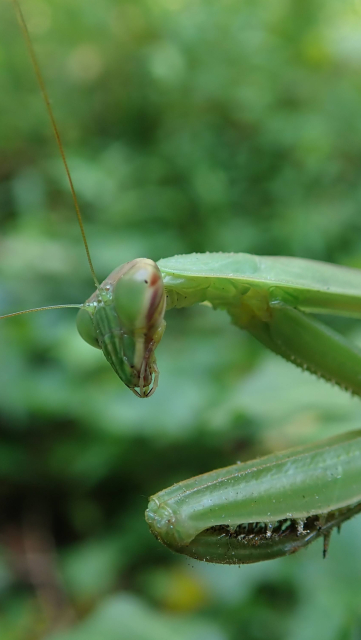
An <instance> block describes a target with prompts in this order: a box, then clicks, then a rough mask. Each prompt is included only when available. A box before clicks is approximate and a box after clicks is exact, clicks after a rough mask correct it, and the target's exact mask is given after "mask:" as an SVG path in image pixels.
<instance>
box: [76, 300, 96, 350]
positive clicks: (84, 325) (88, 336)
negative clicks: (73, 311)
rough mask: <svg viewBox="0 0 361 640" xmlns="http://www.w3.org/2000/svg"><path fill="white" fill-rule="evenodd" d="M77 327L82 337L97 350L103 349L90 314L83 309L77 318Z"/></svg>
mask: <svg viewBox="0 0 361 640" xmlns="http://www.w3.org/2000/svg"><path fill="white" fill-rule="evenodd" d="M76 326H77V329H78V331H79V334H80V336H81V337H82V338H83V340H85V342H87V343H88V344H90V345H91V346H92V347H95V348H96V349H101V346H100V344H99V342H98V339H97V334H96V330H95V327H94V324H93V321H92V318H91V315H90V313H89V312H88V311H87V310H86V309H84V308H82V309H80V311H79V312H78V315H77V317H76Z"/></svg>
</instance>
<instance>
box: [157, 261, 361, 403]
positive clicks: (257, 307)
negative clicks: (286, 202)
mask: <svg viewBox="0 0 361 640" xmlns="http://www.w3.org/2000/svg"><path fill="white" fill-rule="evenodd" d="M158 266H159V268H160V271H161V273H162V276H163V282H164V285H165V289H166V296H167V309H169V308H172V307H177V308H179V307H185V306H190V305H192V304H194V303H196V302H205V301H208V302H210V303H211V304H212V305H213V307H215V308H223V309H226V310H227V311H228V313H229V314H230V316H231V318H232V320H233V322H234V324H236V325H237V326H239V327H240V328H241V329H245V330H247V331H248V332H249V333H251V334H252V335H253V336H254V337H255V338H257V339H258V340H259V341H260V342H262V343H263V344H264V345H265V346H266V347H268V348H269V349H271V350H272V351H274V352H275V353H277V354H279V355H281V356H282V357H283V358H285V359H286V360H289V361H291V362H293V363H294V364H296V365H298V366H300V367H302V368H303V369H308V370H309V371H311V372H312V373H315V374H316V375H318V376H321V377H323V378H325V379H326V380H329V381H331V382H334V383H336V384H338V385H339V386H341V387H342V388H345V389H348V390H349V391H351V392H352V393H355V394H357V395H361V349H359V348H358V347H357V346H356V345H354V344H352V343H351V342H350V341H349V340H347V339H346V338H344V337H343V336H341V335H340V334H338V333H337V332H336V331H334V330H332V329H330V328H329V327H327V326H326V325H324V324H323V323H322V322H320V321H319V320H317V319H316V318H313V317H312V313H318V314H331V315H343V316H348V317H350V316H351V317H356V318H361V271H360V270H358V269H350V268H346V267H339V266H336V265H332V264H327V263H324V262H316V261H314V260H302V259H299V258H283V257H278V256H275V257H273V256H262V257H261V256H253V255H248V254H245V253H239V254H225V253H206V254H191V255H188V256H175V257H173V258H168V259H165V260H160V261H159V262H158Z"/></svg>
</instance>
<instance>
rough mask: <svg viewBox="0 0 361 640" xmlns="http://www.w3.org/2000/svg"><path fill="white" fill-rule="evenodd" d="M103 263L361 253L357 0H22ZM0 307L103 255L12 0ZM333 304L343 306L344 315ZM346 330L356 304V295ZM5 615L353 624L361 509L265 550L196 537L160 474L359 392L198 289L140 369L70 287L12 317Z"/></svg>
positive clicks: (280, 433)
mask: <svg viewBox="0 0 361 640" xmlns="http://www.w3.org/2000/svg"><path fill="white" fill-rule="evenodd" d="M23 4H24V11H25V13H26V16H27V19H28V23H29V28H30V30H31V34H32V37H33V39H34V42H35V43H36V49H37V51H38V56H39V59H40V60H41V66H42V69H43V71H44V75H45V77H46V82H47V85H48V88H49V92H50V94H51V97H52V104H53V107H54V110H55V113H56V117H57V119H58V122H59V126H60V129H61V131H62V134H63V139H64V144H65V147H66V151H67V154H68V158H69V162H70V166H71V170H72V173H73V177H74V181H75V184H76V188H77V191H78V194H79V199H80V203H81V206H82V209H83V212H84V218H85V223H86V232H87V236H88V240H89V244H90V248H91V252H92V256H93V260H94V263H95V267H96V271H97V273H98V277H99V278H100V279H102V278H103V277H105V276H106V275H107V274H108V273H109V272H110V271H111V270H112V269H113V268H114V267H115V266H117V265H118V264H120V263H122V262H125V261H126V260H129V259H132V258H136V257H139V256H149V257H152V258H153V259H158V258H161V257H166V256H168V255H172V254H174V253H187V252H191V251H206V250H208V251H218V250H219V251H246V252H250V253H266V254H282V255H297V256H303V257H311V258H316V259H323V260H330V261H334V262H339V263H343V264H348V265H353V266H361V216H360V210H361V179H360V166H361V118H360V112H361V44H360V43H361V3H360V2H359V0H344V1H343V2H341V1H340V0H313V1H311V0H305V1H304V2H294V1H292V0H277V2H267V0H252V1H250V0H244V1H243V2H240V1H239V0H226V1H224V2H220V1H219V0H129V1H128V2H125V1H124V0H98V1H97V2H89V1H88V0H51V1H50V0H28V1H25V0H24V3H23ZM0 95H1V113H0V179H1V183H0V222H1V237H0V277H1V280H0V312H1V313H6V312H8V313H9V312H11V311H12V310H14V311H15V310H17V309H22V308H28V307H34V306H40V305H43V304H44V305H46V304H56V303H58V304H60V303H72V302H83V301H84V300H85V299H86V298H87V297H88V296H89V295H90V293H91V292H92V284H91V278H90V275H89V269H88V267H87V263H86V260H85V255H84V250H83V248H82V246H81V241H80V234H79V230H78V228H77V224H76V220H75V215H74V213H73V209H72V204H71V201H70V196H69V189H68V185H67V184H66V181H65V178H64V172H63V169H62V167H61V163H60V160H59V156H58V153H57V150H56V148H55V146H54V144H53V140H52V138H51V133H50V131H49V126H48V122H47V119H46V114H45V111H44V106H43V104H42V102H41V98H40V95H39V91H38V89H37V86H36V84H35V81H34V74H33V71H32V69H31V65H30V63H29V60H28V55H27V52H26V49H25V47H24V43H23V40H22V37H21V34H20V31H19V29H18V27H17V25H16V22H15V18H14V13H13V10H12V7H11V3H8V2H2V3H1V6H0ZM333 322H334V321H333ZM336 326H337V327H338V328H339V329H340V330H341V331H344V332H353V337H354V338H355V339H356V340H357V339H358V335H357V327H356V326H353V324H349V323H345V322H343V321H338V322H337V324H336ZM0 354H1V355H0V487H1V488H0V496H1V521H0V524H1V530H0V543H1V548H2V553H1V556H0V590H1V592H0V595H1V608H0V637H1V640H38V639H40V638H46V640H82V639H83V638H84V639H85V638H86V639H87V640H93V639H94V640H100V639H101V640H123V639H124V640H138V639H139V640H153V638H157V639H163V638H167V640H168V638H174V639H175V640H183V639H184V640H186V639H187V640H203V638H204V639H207V640H238V639H239V638H242V639H243V640H263V639H266V638H267V640H283V639H286V638H290V637H292V638H293V640H308V639H309V638H322V640H348V639H349V638H350V639H351V640H357V639H358V638H360V637H361V614H360V611H361V587H360V575H361V560H360V558H361V535H360V531H361V529H360V526H361V523H360V521H358V520H357V519H355V520H354V521H353V522H350V523H348V524H346V525H345V527H344V529H343V530H342V534H341V536H336V535H335V536H334V539H333V540H332V542H331V547H330V554H329V558H328V559H327V561H326V562H324V561H322V559H321V549H320V545H319V544H317V543H316V544H315V545H314V546H313V547H311V548H310V549H309V550H308V551H307V552H301V553H300V554H298V555H296V556H294V557H290V558H286V559H284V560H279V561H273V562H270V563H265V564H261V565H255V566H247V567H241V568H240V569H238V568H234V567H224V566H222V567H216V566H207V565H202V564H198V563H196V562H195V561H194V562H190V561H188V562H187V561H186V560H185V559H184V558H182V557H179V558H178V557H177V556H175V555H172V554H171V553H170V552H169V551H168V550H166V549H164V548H162V547H161V546H160V545H159V543H157V542H156V540H154V539H153V538H152V536H151V535H150V534H149V532H148V530H147V526H146V524H145V521H144V517H143V513H144V510H145V508H146V505H147V496H149V495H150V494H152V493H154V492H156V491H158V490H160V489H161V488H164V487H166V486H168V485H169V484H172V483H173V482H175V481H177V480H181V479H184V478H186V477H189V476H191V475H195V474H197V473H201V472H204V471H208V470H210V469H213V468H216V467H217V466H223V465H226V464H231V463H233V462H234V461H235V460H237V459H242V460H245V459H247V458H250V457H252V456H255V455H259V454H261V453H267V452H270V451H273V450H276V449H282V448H286V447H288V446H291V445H294V444H296V443H301V442H306V441H309V440H315V439H317V438H321V437H326V436H327V435H331V434H333V433H337V432H341V431H342V430H345V431H346V430H348V429H352V428H359V427H360V423H361V420H360V419H361V403H360V401H359V400H358V399H352V398H350V397H349V396H347V395H346V394H345V393H343V392H342V391H340V390H338V389H335V388H332V387H331V386H327V385H326V384H325V383H323V382H321V381H319V380H317V379H316V378H313V377H311V376H310V375H309V374H306V373H302V372H300V371H298V370H295V369H293V367H292V366H291V365H288V364H287V363H284V362H282V361H280V360H278V359H277V358H276V357H273V356H271V355H268V354H266V353H265V352H264V350H263V349H262V348H261V347H259V346H258V345H256V344H255V343H254V342H253V341H252V340H251V338H248V337H247V336H245V335H243V334H242V333H241V332H240V331H238V330H237V329H236V328H235V327H232V326H231V325H230V324H229V320H228V318H227V316H226V314H223V313H221V312H216V313H215V312H212V311H211V310H209V309H207V308H204V307H199V308H195V309H190V310H187V311H183V312H171V313H169V314H168V329H167V332H166V334H165V337H164V339H163V342H162V344H161V346H160V347H159V349H158V363H159V366H160V370H161V378H160V387H159V389H158V391H157V393H156V394H155V395H154V396H153V397H152V398H151V399H150V400H149V401H146V402H144V401H140V400H138V399H137V398H135V397H134V396H133V395H131V394H130V393H129V391H127V390H126V389H125V388H124V387H123V386H122V385H121V383H120V382H119V380H118V379H117V378H116V376H115V375H114V374H113V372H112V371H111V369H110V367H109V366H108V365H107V364H106V362H105V360H104V358H103V357H102V354H101V353H99V352H98V351H96V350H92V349H91V348H90V347H88V346H87V345H86V344H85V343H82V341H81V340H80V338H79V337H78V336H77V334H76V330H75V323H74V313H73V311H71V310H68V311H66V310H64V311H59V312H58V311H49V312H46V313H44V314H35V315H31V316H25V317H20V318H13V319H10V320H6V321H2V322H1V323H0Z"/></svg>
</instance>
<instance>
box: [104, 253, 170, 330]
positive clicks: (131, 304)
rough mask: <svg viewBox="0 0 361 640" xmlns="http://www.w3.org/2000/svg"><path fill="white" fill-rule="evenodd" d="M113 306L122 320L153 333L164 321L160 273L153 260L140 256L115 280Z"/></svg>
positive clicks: (163, 301) (129, 328) (163, 298)
mask: <svg viewBox="0 0 361 640" xmlns="http://www.w3.org/2000/svg"><path fill="white" fill-rule="evenodd" d="M113 300H114V306H115V309H116V311H117V314H118V316H119V319H120V322H121V324H122V325H123V326H124V327H125V328H126V329H128V330H131V331H137V330H139V331H144V332H146V333H149V334H150V337H153V335H154V333H155V332H156V331H157V329H158V328H159V326H160V325H161V323H162V321H163V316H164V310H165V292H164V285H163V280H162V276H161V273H160V271H159V268H158V266H157V265H156V263H155V262H153V260H148V259H147V258H139V259H138V260H133V261H132V262H130V263H129V265H128V269H127V270H125V271H124V273H123V274H122V276H121V277H120V278H119V279H118V280H117V282H116V283H115V284H114V289H113Z"/></svg>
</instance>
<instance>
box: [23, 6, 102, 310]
mask: <svg viewBox="0 0 361 640" xmlns="http://www.w3.org/2000/svg"><path fill="white" fill-rule="evenodd" d="M12 2H13V5H14V8H15V12H16V15H17V17H18V20H19V23H20V27H21V30H22V32H23V34H24V39H25V42H26V46H27V48H28V51H29V54H30V58H31V61H32V63H33V67H34V71H35V75H36V77H37V80H38V83H39V87H40V90H41V93H42V95H43V98H44V102H45V106H46V110H47V112H48V115H49V118H50V122H51V126H52V129H53V132H54V135H55V139H56V143H57V145H58V148H59V151H60V155H61V158H62V161H63V164H64V168H65V172H66V175H67V178H68V182H69V186H70V191H71V195H72V197H73V202H74V206H75V211H76V215H77V218H78V222H79V227H80V232H81V235H82V238H83V243H84V248H85V252H86V255H87V258H88V263H89V267H90V271H91V274H92V276H93V280H94V283H95V286H96V287H97V288H98V287H99V282H98V279H97V277H96V275H95V271H94V267H93V263H92V259H91V257H90V251H89V247H88V243H87V239H86V236H85V231H84V225H83V220H82V216H81V213H80V208H79V204H78V199H77V197H76V193H75V189H74V185H73V180H72V177H71V175H70V171H69V167H68V163H67V160H66V157H65V152H64V147H63V145H62V142H61V138H60V134H59V129H58V127H57V124H56V121H55V118H54V114H53V110H52V108H51V105H50V100H49V96H48V92H47V90H46V87H45V83H44V80H43V76H42V75H41V71H40V67H39V63H38V60H37V57H36V54H35V50H34V47H33V44H32V41H31V38H30V34H29V30H28V27H27V26H26V22H25V18H24V14H23V12H22V10H21V7H20V4H19V2H18V0H12ZM48 308H54V307H48ZM31 311H33V309H31ZM35 311H37V309H35ZM12 315H16V314H12Z"/></svg>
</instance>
